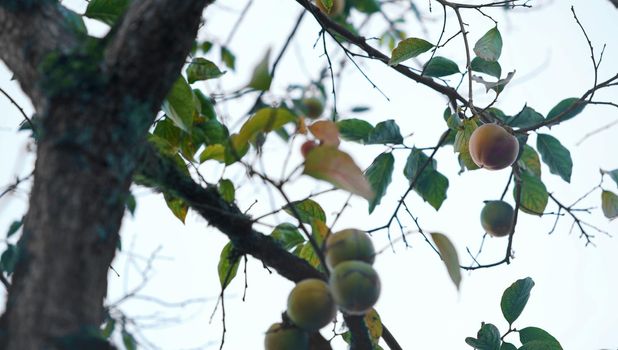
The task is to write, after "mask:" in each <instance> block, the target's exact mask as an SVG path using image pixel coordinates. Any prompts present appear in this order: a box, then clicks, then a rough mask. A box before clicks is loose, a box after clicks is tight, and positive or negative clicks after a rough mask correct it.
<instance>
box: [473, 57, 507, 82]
mask: <svg viewBox="0 0 618 350" xmlns="http://www.w3.org/2000/svg"><path fill="white" fill-rule="evenodd" d="M470 69H472V70H473V71H475V72H480V73H485V74H489V75H491V76H492V77H496V78H498V79H500V76H501V75H502V67H500V63H498V62H491V61H485V60H484V59H482V58H480V57H474V59H473V60H472V62H470Z"/></svg>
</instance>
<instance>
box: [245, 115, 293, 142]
mask: <svg viewBox="0 0 618 350" xmlns="http://www.w3.org/2000/svg"><path fill="white" fill-rule="evenodd" d="M294 120H296V116H295V115H294V114H292V112H290V111H289V110H287V109H285V108H262V109H260V110H258V111H257V112H256V113H255V114H254V115H253V116H252V117H251V118H249V120H247V121H246V122H245V124H243V126H242V127H241V128H240V131H239V132H238V136H237V137H236V138H235V139H234V146H235V147H236V149H243V147H244V146H245V145H246V144H247V143H248V142H249V141H250V140H251V139H253V138H254V137H255V135H257V134H258V133H259V132H268V131H271V130H275V129H278V128H280V127H282V126H283V125H285V124H287V123H289V122H291V121H294Z"/></svg>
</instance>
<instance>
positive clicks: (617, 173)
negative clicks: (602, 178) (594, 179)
mask: <svg viewBox="0 0 618 350" xmlns="http://www.w3.org/2000/svg"><path fill="white" fill-rule="evenodd" d="M601 174H603V175H609V177H610V178H611V179H612V180H614V182H615V183H616V185H618V169H616V170H611V171H606V170H601Z"/></svg>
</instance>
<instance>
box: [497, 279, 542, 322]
mask: <svg viewBox="0 0 618 350" xmlns="http://www.w3.org/2000/svg"><path fill="white" fill-rule="evenodd" d="M532 287H534V281H533V280H532V278H530V277H526V278H524V279H520V280H517V281H515V282H514V283H513V284H511V286H510V287H508V288H507V289H506V290H505V291H504V293H503V294H502V300H501V301H500V308H501V309H502V315H504V319H506V320H507V321H508V322H509V324H511V325H512V324H513V322H515V320H517V318H518V317H519V315H521V312H522V311H524V307H525V306H526V303H528V298H530V291H531V290H532Z"/></svg>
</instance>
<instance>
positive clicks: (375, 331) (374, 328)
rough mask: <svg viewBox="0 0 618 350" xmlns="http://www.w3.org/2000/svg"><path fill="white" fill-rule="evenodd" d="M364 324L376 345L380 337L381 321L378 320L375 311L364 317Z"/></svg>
mask: <svg viewBox="0 0 618 350" xmlns="http://www.w3.org/2000/svg"><path fill="white" fill-rule="evenodd" d="M365 324H366V325H367V329H368V330H369V335H370V336H371V340H373V342H374V343H377V342H378V340H380V337H381V336H382V321H381V320H380V315H378V312H377V311H376V309H371V310H370V311H369V312H368V313H367V314H366V315H365Z"/></svg>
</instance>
